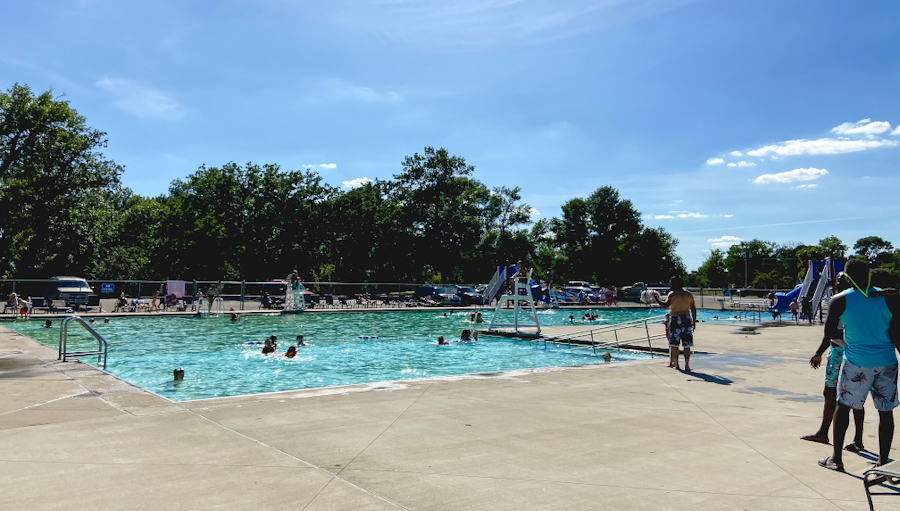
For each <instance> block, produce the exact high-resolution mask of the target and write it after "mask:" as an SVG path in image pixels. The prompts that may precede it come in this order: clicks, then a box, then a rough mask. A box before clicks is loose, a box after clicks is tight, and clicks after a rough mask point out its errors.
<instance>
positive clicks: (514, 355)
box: [8, 309, 712, 401]
mask: <svg viewBox="0 0 900 511" xmlns="http://www.w3.org/2000/svg"><path fill="white" fill-rule="evenodd" d="M585 312H586V311H583V310H578V311H568V310H545V311H541V312H539V316H540V321H541V324H542V325H545V326H558V325H571V324H572V323H570V322H569V315H570V314H571V315H574V316H577V318H575V319H574V323H576V324H584V325H599V324H604V323H608V324H612V323H619V322H623V321H629V320H632V319H639V318H647V317H653V318H658V316H659V314H660V311H659V310H658V309H656V310H653V311H652V316H651V315H649V314H650V313H648V311H647V310H646V309H621V310H617V309H613V310H607V309H597V310H594V311H593V312H596V313H597V314H599V315H600V319H599V320H597V321H591V322H588V321H582V320H581V319H580V318H581V317H582V315H583V314H584V313H585ZM469 314H470V313H468V312H455V313H446V315H445V313H444V312H443V311H397V312H377V313H324V314H321V313H320V314H285V315H273V316H263V315H246V316H242V317H241V321H240V322H238V323H232V322H231V320H230V318H229V317H227V316H226V317H213V318H208V319H200V318H195V317H165V318H163V317H150V318H113V319H112V320H111V322H110V323H106V324H104V323H103V322H102V320H98V321H97V322H96V323H94V325H93V326H94V328H95V329H96V330H97V331H98V332H99V333H100V334H101V335H103V337H104V338H106V339H107V341H108V342H109V356H108V360H107V365H106V370H107V371H109V372H110V373H112V374H114V375H116V376H118V377H119V378H122V379H123V380H126V381H128V382H130V383H133V384H135V385H137V386H139V387H141V388H144V389H146V390H149V391H151V392H155V393H157V394H160V395H162V396H165V397H166V398H169V399H171V400H173V401H189V400H194V399H204V398H211V397H222V396H237V395H247V394H258V393H263V392H275V391H282V390H295V389H306V388H316V387H332V386H338V385H351V384H359V383H370V382H381V381H393V380H406V379H416V378H425V377H434V376H450V375H461V374H470V373H484V372H496V371H509V370H514V369H527V368H544V367H564V366H575V365H585V364H601V363H605V362H604V361H603V360H602V359H601V358H599V357H597V356H596V355H595V354H594V353H593V352H592V351H591V350H571V349H568V348H566V347H557V346H547V348H546V349H545V348H544V345H543V343H539V344H532V343H529V342H527V341H521V340H513V339H505V338H497V337H491V338H490V339H487V338H483V339H481V340H480V341H479V342H477V343H472V344H467V343H457V342H451V343H450V345H449V346H437V345H436V344H435V340H436V339H437V337H438V336H439V335H442V336H444V337H445V338H446V339H447V340H448V341H455V340H456V339H457V338H458V337H459V333H460V332H461V331H462V330H463V329H464V328H473V327H478V328H486V327H487V323H481V324H478V325H473V324H472V323H471V322H470V320H469ZM492 314H493V312H492V311H484V317H485V320H486V321H487V320H489V319H490V317H491V315H492ZM698 317H699V318H702V319H710V318H712V314H711V313H710V314H707V311H699V313H698ZM41 323H42V322H41V321H39V320H38V321H28V322H21V323H14V324H12V323H10V324H8V325H9V326H10V327H11V328H13V329H15V330H17V331H19V332H21V333H23V334H25V335H28V336H29V337H32V338H34V339H36V340H38V341H39V342H42V343H44V344H46V345H48V346H51V347H53V348H56V347H57V344H58V341H59V321H54V325H53V328H41ZM69 332H70V334H69V341H68V342H69V346H70V350H75V349H87V348H91V347H95V346H96V342H95V341H92V340H91V339H90V338H89V336H88V335H87V334H86V333H85V332H84V331H83V329H81V328H79V327H74V326H73V327H72V328H70V329H69ZM301 333H302V334H303V335H304V339H305V340H306V342H307V343H308V344H309V346H308V347H306V348H300V349H299V350H298V354H297V356H296V357H295V358H293V359H289V358H285V357H284V356H283V354H284V352H285V350H286V349H287V347H288V346H290V345H291V344H293V343H294V338H295V337H296V335H297V334H301ZM273 334H274V335H277V336H278V349H277V353H276V354H274V355H263V354H262V353H261V349H262V345H261V344H262V341H264V340H265V339H266V338H267V337H269V336H270V335H273ZM647 356H648V355H646V354H643V353H635V352H628V351H622V352H620V353H614V354H613V361H623V360H638V359H642V358H646V357H647ZM82 360H83V361H84V362H86V363H92V364H93V363H96V358H95V357H83V359H82ZM177 367H183V368H184V369H185V381H184V382H182V383H181V384H179V385H177V386H173V385H171V384H169V383H167V382H169V381H170V380H172V371H173V369H175V368H177Z"/></svg>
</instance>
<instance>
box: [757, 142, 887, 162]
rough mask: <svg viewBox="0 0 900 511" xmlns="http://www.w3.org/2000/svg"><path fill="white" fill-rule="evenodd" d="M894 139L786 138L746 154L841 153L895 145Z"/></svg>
mask: <svg viewBox="0 0 900 511" xmlns="http://www.w3.org/2000/svg"><path fill="white" fill-rule="evenodd" d="M896 146H897V141H895V140H849V139H834V138H820V139H818V140H805V139H798V140H788V141H785V142H779V143H777V144H771V145H767V146H763V147H760V148H759V149H754V150H753V151H747V155H748V156H756V157H760V158H761V157H764V156H770V155H772V156H798V155H803V154H843V153H855V152H858V151H866V150H868V149H876V148H879V147H896Z"/></svg>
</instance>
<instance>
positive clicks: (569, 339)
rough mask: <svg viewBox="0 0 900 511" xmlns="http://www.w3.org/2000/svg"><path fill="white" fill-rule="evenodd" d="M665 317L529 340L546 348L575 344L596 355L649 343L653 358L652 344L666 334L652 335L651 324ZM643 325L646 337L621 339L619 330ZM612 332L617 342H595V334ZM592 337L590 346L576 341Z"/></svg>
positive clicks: (636, 320) (659, 316)
mask: <svg viewBox="0 0 900 511" xmlns="http://www.w3.org/2000/svg"><path fill="white" fill-rule="evenodd" d="M662 317H664V316H663V315H662V314H657V315H655V316H653V317H650V318H643V319H633V320H631V321H624V322H622V323H616V324H614V325H604V326H601V327H597V328H591V329H589V330H582V331H579V332H573V333H569V334H560V335H555V336H552V337H541V338H537V339H527V340H528V341H530V342H543V343H544V346H545V347H546V346H547V343H548V342H549V343H553V344H558V345H562V344H565V345H567V346H572V345H573V344H578V347H577V348H574V349H588V348H591V349H592V350H593V351H594V353H596V352H597V350H598V349H600V350H603V349H612V348H615V349H616V350H619V349H621V346H622V345H628V344H633V343H634V342H635V341H647V347H648V348H649V353H650V356H651V357H652V356H653V343H652V342H651V341H652V340H653V339H660V338H664V337H665V334H654V335H650V328H649V322H651V321H656V320H658V319H660V318H662ZM641 325H643V326H644V332H645V335H644V336H638V337H634V338H631V339H619V330H625V329H628V328H638V327H640V326H641ZM609 332H612V333H613V335H614V336H615V339H616V340H615V341H607V342H597V341H595V340H594V334H598V333H609ZM587 336H590V345H588V344H587V341H586V340H585V341H581V342H579V341H576V339H578V338H581V337H587Z"/></svg>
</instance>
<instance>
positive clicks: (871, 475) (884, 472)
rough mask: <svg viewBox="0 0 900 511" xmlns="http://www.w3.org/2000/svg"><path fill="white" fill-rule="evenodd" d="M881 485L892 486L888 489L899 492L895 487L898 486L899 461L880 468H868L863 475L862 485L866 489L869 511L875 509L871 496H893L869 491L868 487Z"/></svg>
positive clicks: (899, 489) (899, 483) (899, 479)
mask: <svg viewBox="0 0 900 511" xmlns="http://www.w3.org/2000/svg"><path fill="white" fill-rule="evenodd" d="M882 483H888V484H891V485H894V486H891V487H890V488H892V489H893V490H894V491H896V492H900V488H898V487H897V485H900V460H897V461H892V462H890V463H888V464H887V465H882V466H880V467H874V468H870V469H869V470H866V471H865V473H864V474H863V485H864V486H865V488H866V498H867V499H869V509H870V510H871V511H875V507H874V506H873V505H872V495H894V494H893V493H885V492H878V493H871V492H870V491H869V487H871V486H875V485H876V484H882ZM895 509H896V508H895Z"/></svg>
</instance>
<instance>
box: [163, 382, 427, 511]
mask: <svg viewBox="0 0 900 511" xmlns="http://www.w3.org/2000/svg"><path fill="white" fill-rule="evenodd" d="M416 400H418V398H416ZM175 405H176V406H179V407H180V408H182V409H184V410H186V411H188V412H189V413H192V414H194V415H196V416H197V417H199V418H201V419H203V420H205V421H208V422H210V423H212V424H215V425H216V426H219V427H220V428H222V429H225V430H226V431H230V432H232V433H234V434H235V435H238V436H240V437H243V438H245V439H247V440H250V441H251V442H254V443H256V444H258V445H261V446H263V447H265V448H267V449H272V450H275V451H278V452H280V453H281V454H284V455H285V456H287V457H289V458H293V459H295V460H297V461H299V462H300V463H303V464H305V465H307V466H308V467H310V468H312V469H315V470H318V471H319V472H322V473H323V474H326V475H327V476H329V477H330V478H331V479H329V481H328V482H327V483H326V484H325V485H323V486H322V488H321V489H320V490H319V491H318V492H316V494H315V495H313V497H312V498H311V499H310V500H309V502H307V503H306V504H305V505H304V506H303V507H302V508H301V509H306V508H307V507H308V506H309V505H310V504H312V503H313V502H315V500H316V498H317V497H318V496H319V495H320V494H321V493H322V492H323V491H324V490H325V488H327V487H328V486H329V485H330V484H331V483H332V481H334V480H335V479H339V480H340V481H342V482H344V483H347V484H348V485H350V486H352V487H353V488H356V489H357V490H359V491H361V492H363V493H365V494H367V495H369V496H371V497H374V498H376V499H378V500H381V501H382V502H384V503H386V504H390V505H392V506H394V507H396V508H398V509H404V510H406V511H411V510H410V509H409V508H407V507H406V506H403V505H402V504H398V503H396V502H393V501H391V500H389V499H387V498H385V497H382V496H381V495H377V494H375V493H373V492H371V491H370V490H367V489H365V488H363V487H361V486H359V485H357V484H355V483H352V482H350V481H348V480H347V479H345V478H343V477H341V476H340V472H338V473H337V474H335V473H333V472H330V471H329V470H327V469H325V468H323V467H320V466H318V465H316V464H314V463H310V462H308V461H306V460H304V459H301V458H298V457H297V456H295V455H293V454H291V453H289V452H286V451H284V450H282V449H279V448H278V447H275V446H272V445H269V444H267V443H265V442H263V441H261V440H257V439H256V438H253V437H251V436H249V435H246V434H244V433H241V432H240V431H237V430H235V429H232V428H230V427H228V426H226V425H224V424H222V423H221V422H218V421H216V420H213V419H211V418H209V417H206V416H205V415H203V414H200V413H198V412H196V411H194V410H192V409H190V408H187V407H185V406H182V404H181V403H175ZM401 415H402V414H401ZM398 418H399V417H398ZM379 436H381V435H379ZM370 445H371V444H370ZM354 459H355V458H354Z"/></svg>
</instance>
